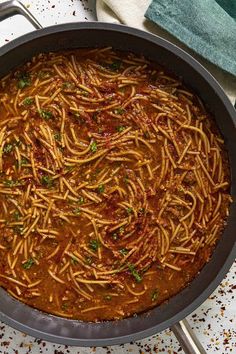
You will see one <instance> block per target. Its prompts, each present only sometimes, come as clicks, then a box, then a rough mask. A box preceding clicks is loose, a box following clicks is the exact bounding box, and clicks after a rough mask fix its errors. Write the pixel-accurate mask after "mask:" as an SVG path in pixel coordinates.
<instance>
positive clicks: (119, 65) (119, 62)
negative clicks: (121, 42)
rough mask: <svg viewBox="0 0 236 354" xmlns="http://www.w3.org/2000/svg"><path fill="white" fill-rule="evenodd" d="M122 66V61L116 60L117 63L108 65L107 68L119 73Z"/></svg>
mask: <svg viewBox="0 0 236 354" xmlns="http://www.w3.org/2000/svg"><path fill="white" fill-rule="evenodd" d="M121 64H122V61H121V60H115V61H113V63H111V64H107V65H106V66H107V68H109V69H111V70H112V71H117V70H119V69H120V67H121Z"/></svg>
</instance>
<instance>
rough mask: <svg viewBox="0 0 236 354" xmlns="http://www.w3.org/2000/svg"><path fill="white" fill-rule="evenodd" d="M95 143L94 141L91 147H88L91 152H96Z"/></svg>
mask: <svg viewBox="0 0 236 354" xmlns="http://www.w3.org/2000/svg"><path fill="white" fill-rule="evenodd" d="M97 149H98V148H97V143H96V141H93V142H92V143H91V145H90V150H91V151H92V152H96V151H97Z"/></svg>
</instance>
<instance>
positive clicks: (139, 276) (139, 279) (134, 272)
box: [128, 264, 142, 283]
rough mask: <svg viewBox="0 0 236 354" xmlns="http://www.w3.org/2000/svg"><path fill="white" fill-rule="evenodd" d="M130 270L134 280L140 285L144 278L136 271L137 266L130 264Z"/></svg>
mask: <svg viewBox="0 0 236 354" xmlns="http://www.w3.org/2000/svg"><path fill="white" fill-rule="evenodd" d="M128 268H129V270H130V273H131V274H132V275H133V277H134V279H135V280H136V282H137V283H140V282H141V281H142V277H141V275H140V274H139V272H138V271H137V270H136V269H135V266H134V265H133V264H129V265H128Z"/></svg>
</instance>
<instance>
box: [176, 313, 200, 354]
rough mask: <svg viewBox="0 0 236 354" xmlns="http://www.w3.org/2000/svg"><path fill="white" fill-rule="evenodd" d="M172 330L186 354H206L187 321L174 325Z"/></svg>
mask: <svg viewBox="0 0 236 354" xmlns="http://www.w3.org/2000/svg"><path fill="white" fill-rule="evenodd" d="M171 330H172V331H173V332H174V335H175V336H176V338H177V339H178V341H179V343H180V345H181V347H182V349H183V350H184V352H185V353H186V354H206V351H205V349H204V348H203V346H202V345H201V343H200V342H199V340H198V339H197V337H196V336H195V334H194V332H193V330H192V328H191V327H190V325H189V323H188V321H187V320H186V319H184V320H182V321H179V322H178V323H176V324H175V325H173V326H172V327H171Z"/></svg>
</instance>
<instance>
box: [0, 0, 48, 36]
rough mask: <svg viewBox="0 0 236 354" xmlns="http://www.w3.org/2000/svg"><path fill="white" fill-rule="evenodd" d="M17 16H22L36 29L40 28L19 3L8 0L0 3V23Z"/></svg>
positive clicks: (15, 0)
mask: <svg viewBox="0 0 236 354" xmlns="http://www.w3.org/2000/svg"><path fill="white" fill-rule="evenodd" d="M18 14H20V15H23V16H24V17H25V18H26V19H27V20H28V21H29V22H30V23H31V24H32V25H33V26H34V27H35V28H36V29H40V28H42V26H41V25H40V23H39V22H38V21H37V20H36V18H35V17H34V16H33V15H32V14H31V13H30V12H29V10H28V9H27V8H26V7H25V6H24V5H23V4H22V3H21V2H19V1H17V0H10V1H4V2H3V3H0V21H2V20H5V19H6V18H8V17H11V16H14V15H18Z"/></svg>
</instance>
